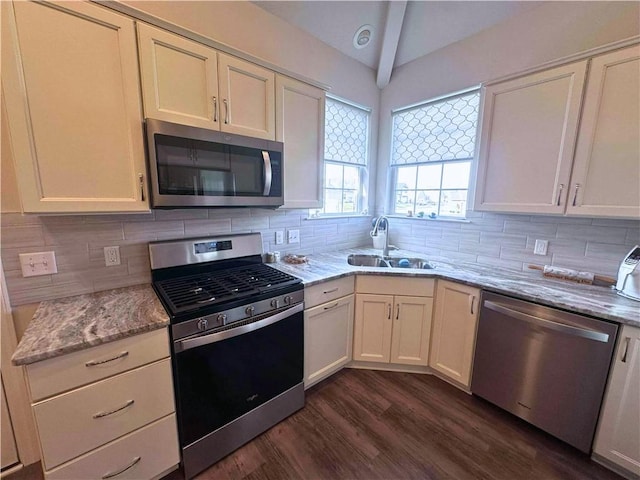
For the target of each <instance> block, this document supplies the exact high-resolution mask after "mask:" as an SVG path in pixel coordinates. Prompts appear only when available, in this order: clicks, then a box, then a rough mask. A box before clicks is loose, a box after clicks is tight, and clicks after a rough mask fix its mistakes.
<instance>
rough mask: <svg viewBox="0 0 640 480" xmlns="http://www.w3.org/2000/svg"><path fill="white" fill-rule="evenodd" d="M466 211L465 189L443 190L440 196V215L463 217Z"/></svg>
mask: <svg viewBox="0 0 640 480" xmlns="http://www.w3.org/2000/svg"><path fill="white" fill-rule="evenodd" d="M466 211H467V190H443V191H442V194H441V196H440V215H441V216H447V217H464V215H465V213H466Z"/></svg>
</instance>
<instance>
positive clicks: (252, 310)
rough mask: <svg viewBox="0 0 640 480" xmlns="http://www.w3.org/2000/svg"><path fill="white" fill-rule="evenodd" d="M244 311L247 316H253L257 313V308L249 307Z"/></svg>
mask: <svg viewBox="0 0 640 480" xmlns="http://www.w3.org/2000/svg"><path fill="white" fill-rule="evenodd" d="M244 311H245V312H246V314H247V315H249V316H251V315H253V312H255V311H256V308H255V307H254V306H253V305H249V306H248V307H247V308H246V309H245V310H244Z"/></svg>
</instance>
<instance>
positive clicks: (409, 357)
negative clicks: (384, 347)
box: [391, 296, 433, 365]
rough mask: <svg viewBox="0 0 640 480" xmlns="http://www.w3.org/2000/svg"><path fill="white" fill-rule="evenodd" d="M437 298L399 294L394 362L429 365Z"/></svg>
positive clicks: (394, 340)
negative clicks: (433, 308)
mask: <svg viewBox="0 0 640 480" xmlns="http://www.w3.org/2000/svg"><path fill="white" fill-rule="evenodd" d="M432 305H433V300H432V299H431V298H424V297H404V296H398V297H395V303H394V306H393V308H394V310H393V334H392V336H391V363H400V364H405V365H427V364H428V363H429V338H430V337H431V309H432Z"/></svg>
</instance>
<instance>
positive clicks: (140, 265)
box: [126, 256, 151, 275]
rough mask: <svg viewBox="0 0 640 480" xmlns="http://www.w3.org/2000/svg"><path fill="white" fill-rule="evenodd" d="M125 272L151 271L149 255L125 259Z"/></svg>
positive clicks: (140, 272) (134, 273)
mask: <svg viewBox="0 0 640 480" xmlns="http://www.w3.org/2000/svg"><path fill="white" fill-rule="evenodd" d="M126 264H127V274H128V275H138V274H148V273H150V272H151V264H150V263H149V257H148V256H147V257H131V258H129V259H127V261H126Z"/></svg>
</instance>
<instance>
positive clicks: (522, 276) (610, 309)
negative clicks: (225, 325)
mask: <svg viewBox="0 0 640 480" xmlns="http://www.w3.org/2000/svg"><path fill="white" fill-rule="evenodd" d="M351 253H360V254H369V255H371V254H373V255H379V254H380V250H376V249H373V248H359V249H350V250H340V251H337V252H331V253H321V254H314V255H310V256H309V257H308V259H309V263H306V264H301V265H290V264H287V263H284V262H282V261H280V262H278V263H275V264H271V265H272V266H273V267H276V268H278V269H279V270H282V271H283V272H286V273H289V274H291V275H294V276H296V277H298V278H300V279H302V281H303V282H304V284H305V286H311V285H315V284H317V283H321V282H324V281H326V280H331V279H335V278H340V277H344V276H348V275H353V274H358V275H399V276H426V277H431V278H442V279H444V280H452V281H456V282H460V283H464V284H467V285H471V286H475V287H479V288H482V289H484V290H488V291H492V292H496V293H503V294H505V295H511V296H514V297H518V298H521V299H523V300H529V301H532V302H536V303H540V304H543V305H548V306H551V307H557V308H562V309H564V310H569V311H572V312H575V313H582V314H586V315H591V316H594V317H597V318H602V319H605V320H612V321H614V322H617V323H622V324H626V325H631V326H635V327H640V302H637V301H635V300H630V299H627V298H624V297H621V296H620V295H618V294H616V292H615V291H614V290H613V289H612V288H610V287H603V286H597V285H584V284H579V283H576V282H571V281H566V280H554V279H550V278H547V277H543V276H542V272H540V271H534V270H532V271H530V272H524V271H523V272H519V271H515V270H508V269H503V268H498V267H494V266H484V265H478V264H475V263H464V262H456V263H455V264H454V263H451V262H447V261H440V260H439V259H438V260H435V261H431V263H432V264H434V265H435V266H436V268H435V269H432V270H417V269H406V268H376V267H352V266H351V265H349V264H347V256H348V255H349V254H351ZM391 256H393V257H400V258H402V257H421V258H429V256H428V255H425V254H421V253H416V252H411V251H408V250H396V251H392V252H391Z"/></svg>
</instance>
